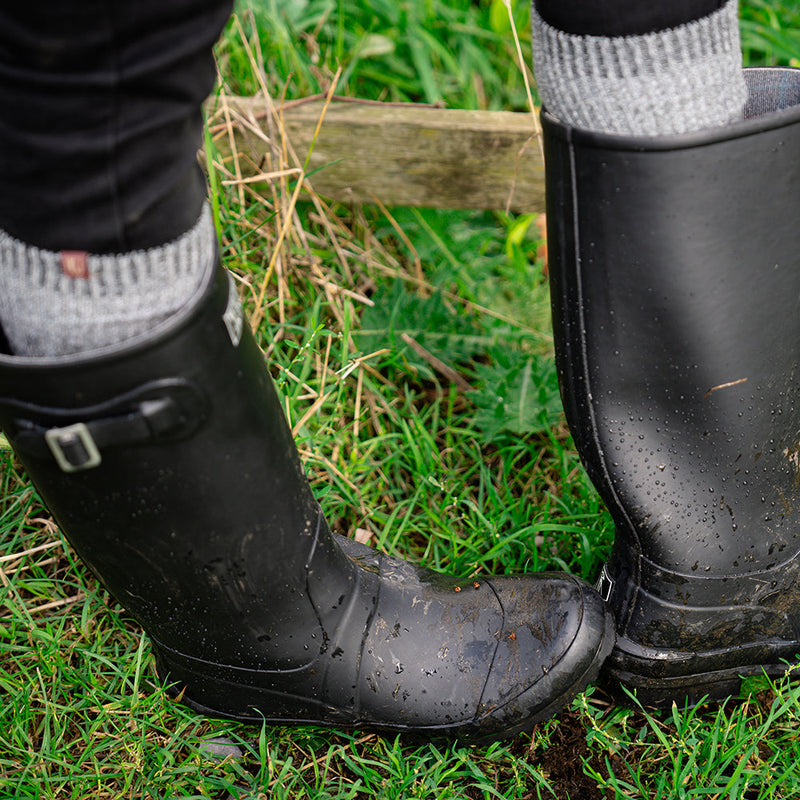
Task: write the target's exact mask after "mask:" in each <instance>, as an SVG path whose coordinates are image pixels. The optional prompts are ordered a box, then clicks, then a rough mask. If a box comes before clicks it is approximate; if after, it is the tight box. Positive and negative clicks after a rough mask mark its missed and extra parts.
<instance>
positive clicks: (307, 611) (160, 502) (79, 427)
mask: <svg viewBox="0 0 800 800" xmlns="http://www.w3.org/2000/svg"><path fill="white" fill-rule="evenodd" d="M0 422H2V426H3V429H4V431H5V432H6V435H7V437H8V439H9V441H10V442H11V444H12V446H14V447H15V449H16V451H17V452H18V454H19V456H20V458H21V459H22V461H23V463H24V465H25V467H26V469H27V471H28V474H29V475H30V477H31V478H32V480H33V482H34V484H35V485H36V487H37V489H38V490H39V492H40V494H41V496H42V498H43V499H44V501H45V503H46V504H47V506H48V508H49V509H50V511H51V512H52V514H53V515H54V517H55V519H56V520H57V522H58V523H59V526H60V527H61V529H62V530H63V532H64V533H65V535H66V536H67V538H68V539H69V540H70V541H71V543H72V544H73V545H74V547H75V548H76V550H77V551H78V553H79V554H80V555H81V556H82V557H83V558H84V559H85V561H86V562H87V563H88V564H89V565H90V566H91V567H92V569H93V570H94V571H95V573H96V574H97V575H98V576H99V577H100V578H101V579H102V581H103V582H104V583H105V585H106V586H107V587H108V589H109V591H110V592H111V594H112V595H113V596H114V597H115V598H116V599H117V600H118V601H119V602H120V603H121V604H123V605H124V606H125V607H126V608H127V609H128V610H129V611H130V612H131V613H132V614H133V615H134V616H135V617H136V619H137V620H138V621H139V622H140V624H141V625H142V627H143V628H144V629H145V631H146V632H147V633H148V634H149V636H150V637H151V639H152V641H153V644H154V648H155V652H156V658H157V663H158V665H159V673H160V674H161V675H162V677H163V678H164V680H166V681H169V682H170V683H171V684H172V685H173V691H174V693H175V694H176V695H177V696H179V697H180V699H181V700H182V702H184V703H186V704H187V705H189V706H190V707H192V708H195V709H197V710H200V711H202V712H203V713H209V714H213V715H215V716H223V717H232V718H235V719H242V720H250V721H256V722H260V721H261V720H263V719H266V720H267V721H269V722H270V723H281V724H290V723H301V724H313V725H328V726H334V727H358V728H363V729H375V730H390V731H416V732H420V733H423V734H425V735H433V734H437V735H439V734H441V735H447V736H450V737H453V736H456V737H459V738H462V739H478V740H484V741H486V740H489V739H495V738H500V737H503V736H508V735H511V734H513V733H515V732H517V731H520V730H524V729H526V728H530V727H531V726H532V725H534V724H535V723H536V722H537V721H539V720H541V719H543V718H545V717H547V716H549V715H550V714H552V713H554V712H555V710H557V709H558V708H560V707H561V706H563V705H564V704H565V703H567V702H569V701H570V700H571V699H572V698H573V697H574V695H575V694H576V693H577V692H578V691H580V690H582V689H583V688H585V686H586V685H587V683H588V682H589V681H590V680H593V679H594V678H595V677H596V675H597V673H598V671H599V668H600V666H601V664H602V662H603V660H604V659H605V657H606V656H607V654H608V652H609V651H610V648H611V647H612V645H613V637H614V632H613V619H612V618H611V615H610V612H609V611H608V610H607V609H606V607H605V606H604V604H603V602H602V600H601V599H600V597H599V595H598V594H597V593H596V592H595V591H594V589H592V587H590V586H589V585H588V584H586V583H584V582H583V581H581V580H579V579H578V578H575V577H573V576H570V575H561V574H548V573H543V574H535V575H526V576H500V577H496V578H490V579H484V578H482V577H478V578H474V579H470V580H466V581H460V580H456V579H454V578H448V577H446V576H442V575H439V574H437V573H435V572H432V571H430V570H427V569H424V568H422V567H417V566H414V565H411V564H409V563H407V562H404V561H401V560H399V559H395V558H390V557H388V556H386V555H383V554H380V553H377V552H375V551H374V550H371V549H369V548H365V547H363V546H361V545H358V544H356V543H354V542H351V541H349V540H347V539H343V538H342V537H339V536H334V535H333V534H332V533H331V531H330V530H329V528H328V525H327V523H326V521H325V519H324V517H323V515H322V514H321V512H320V510H319V507H318V505H317V503H316V500H315V499H314V497H313V495H312V493H311V490H310V487H309V485H308V482H307V481H306V479H305V476H304V474H303V469H302V466H301V464H300V461H299V457H298V454H297V450H296V448H295V445H294V442H293V440H292V436H291V432H290V429H289V427H288V425H287V423H286V420H285V418H284V415H283V411H282V408H281V403H280V400H279V399H278V396H277V394H276V393H275V390H274V388H273V385H272V381H271V379H270V377H269V374H268V372H267V370H266V367H265V364H264V361H263V356H262V354H261V352H260V350H259V349H258V347H257V345H256V343H255V341H254V340H253V338H252V336H251V335H250V331H249V326H248V325H247V324H245V322H244V320H243V319H242V316H241V311H240V309H239V303H238V296H237V294H236V291H235V288H234V285H233V282H232V280H230V278H229V276H227V275H226V274H225V273H224V271H222V270H221V269H220V270H219V271H216V272H215V273H214V274H209V276H208V277H207V280H206V282H205V284H204V288H203V290H202V292H200V293H199V295H198V296H196V297H195V298H193V301H192V303H190V305H189V307H188V308H187V310H186V311H184V312H182V314H181V315H180V316H179V317H177V318H175V319H173V320H172V321H171V322H170V323H169V324H166V325H164V326H161V328H157V329H154V330H153V331H151V332H149V333H148V334H147V335H146V336H142V337H139V338H138V339H135V340H131V341H130V342H128V343H126V344H125V345H121V346H117V347H113V348H108V349H106V350H102V351H94V352H93V353H91V354H88V355H84V356H74V357H63V358H54V359H27V358H14V357H13V356H0ZM51 449H52V450H53V451H54V452H53V453H51V452H50V451H51ZM65 469H66V470H68V471H65Z"/></svg>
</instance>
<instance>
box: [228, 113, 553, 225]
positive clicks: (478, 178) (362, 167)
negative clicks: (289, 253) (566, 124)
mask: <svg viewBox="0 0 800 800" xmlns="http://www.w3.org/2000/svg"><path fill="white" fill-rule="evenodd" d="M225 102H226V104H227V105H228V108H229V111H228V113H227V115H226V118H227V119H228V120H229V121H230V124H231V125H232V128H233V131H234V133H235V140H236V144H235V146H236V150H237V151H238V152H239V155H240V160H239V169H240V171H241V173H242V177H252V176H254V175H257V174H259V172H263V171H264V169H265V167H264V164H265V158H264V154H265V153H266V152H267V151H268V150H269V149H270V147H273V148H276V147H277V149H278V150H282V149H283V145H282V143H281V142H280V141H278V140H280V139H281V138H282V137H283V136H284V134H283V133H282V131H285V138H286V141H288V142H289V143H291V146H292V148H293V150H294V152H295V153H296V154H297V158H298V160H299V162H300V163H301V164H302V162H304V161H305V159H306V157H307V154H308V151H309V148H310V147H311V145H312V141H313V139H314V133H315V131H317V127H318V125H319V122H320V118H321V116H322V113H323V109H324V105H325V104H324V103H323V102H322V101H319V100H314V101H311V102H301V103H295V104H290V105H289V107H287V108H285V109H283V110H282V111H280V112H275V113H269V114H267V113H265V111H264V101H263V100H259V99H257V98H227V99H226V101H225ZM215 119H216V122H220V120H221V115H220V113H219V111H218V112H217V116H216V118H215ZM256 126H257V127H256ZM212 130H216V131H217V132H218V133H219V132H220V127H219V126H217V127H216V128H215V127H214V126H213V125H212ZM226 133H229V132H226ZM229 139H230V136H229V135H221V136H217V137H216V138H215V141H216V142H217V146H218V147H219V149H220V152H221V154H222V155H223V157H225V156H228V157H229V156H230V153H231V147H230V141H229ZM242 156H245V157H244V158H242ZM272 163H273V164H274V161H273V162H272ZM312 171H313V174H312V175H311V176H310V178H309V180H310V182H311V185H312V186H313V188H314V191H316V192H317V193H319V194H321V195H323V196H326V197H330V198H333V199H335V200H341V201H345V202H347V201H350V202H357V203H372V202H375V199H376V198H377V199H378V200H380V201H381V202H382V203H384V204H385V205H387V206H395V205H408V206H419V207H435V208H484V209H503V208H506V207H508V208H510V209H511V210H514V211H536V212H538V211H543V210H544V168H543V163H542V157H541V152H540V147H539V141H538V139H537V137H536V131H535V128H534V119H533V117H532V115H531V114H529V113H515V112H508V111H465V110H460V109H442V108H431V107H426V106H417V105H411V104H408V105H404V104H396V103H363V102H362V103H359V102H337V101H334V102H332V103H330V105H329V106H328V108H327V109H325V113H324V117H323V121H322V124H321V126H320V127H319V132H318V135H317V138H316V141H314V146H313V151H312V153H311V158H310V159H309V162H308V165H307V167H306V172H307V173H309V172H312Z"/></svg>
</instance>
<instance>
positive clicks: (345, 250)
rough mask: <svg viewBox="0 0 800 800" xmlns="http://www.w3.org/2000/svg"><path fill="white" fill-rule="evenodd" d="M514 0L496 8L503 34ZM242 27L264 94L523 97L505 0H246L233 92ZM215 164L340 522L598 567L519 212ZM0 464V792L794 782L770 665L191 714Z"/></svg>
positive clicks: (692, 790) (770, 40)
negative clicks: (382, 702)
mask: <svg viewBox="0 0 800 800" xmlns="http://www.w3.org/2000/svg"><path fill="white" fill-rule="evenodd" d="M527 13H528V12H527V8H526V6H525V4H524V3H521V2H520V3H517V4H515V6H514V15H515V20H516V23H517V26H518V30H519V33H520V36H521V38H522V39H523V46H524V45H525V42H526V41H527V40H528V39H529V36H528V33H527ZM254 21H255V23H257V24H256V26H255V27H254V25H253V22H254ZM270 30H272V31H273V33H272V35H271V36H270V35H269V31H270ZM242 31H243V32H244V34H245V36H246V37H247V41H248V42H249V43H250V46H251V47H250V49H251V51H252V52H257V49H258V47H260V49H261V51H262V53H263V56H264V64H265V67H264V75H263V80H264V83H265V85H266V86H267V87H268V88H269V90H270V91H271V92H272V93H273V94H274V95H275V96H276V97H277V96H280V95H281V94H283V93H284V92H285V93H286V95H287V96H300V95H303V94H309V93H314V92H318V91H323V90H326V89H327V88H328V86H329V82H330V80H332V78H333V76H334V75H335V74H336V71H337V69H338V68H339V67H341V68H342V75H341V78H340V83H339V84H338V87H337V91H338V92H339V93H341V94H351V95H357V96H362V97H372V98H381V99H392V100H403V101H407V100H410V101H424V102H439V101H443V102H445V103H447V104H448V105H451V106H458V107H477V108H510V109H522V108H524V105H525V91H524V84H523V82H522V79H521V76H520V73H519V69H518V67H517V66H516V65H515V63H514V47H513V40H512V38H511V36H510V33H509V26H508V21H507V16H505V6H504V5H503V3H502V1H501V0H495V2H493V3H491V4H489V3H475V2H470V1H469V0H448V2H447V4H446V5H444V4H442V3H433V2H424V0H408V2H404V3H397V2H388V0H385V1H384V0H376V1H375V2H370V3H367V2H365V1H364V0H349V2H347V3H339V4H337V3H335V2H323V0H309V2H305V3H304V2H293V3H273V4H270V3H269V2H266V0H265V2H263V3H260V2H259V4H258V5H257V7H256V9H255V10H253V11H252V12H250V11H247V10H240V14H239V23H232V24H231V26H230V27H229V29H228V31H227V32H226V35H225V38H224V40H223V42H222V43H221V45H220V47H219V63H220V65H221V69H222V72H223V75H224V78H225V81H226V82H227V84H228V90H229V91H231V92H254V91H256V89H257V86H258V83H259V80H258V79H257V77H256V74H255V71H254V69H253V64H252V61H251V59H250V57H249V55H248V53H247V49H246V48H245V47H244V46H243V44H242V38H241V33H242ZM799 31H800V12H798V10H797V9H796V8H795V6H794V4H791V5H790V4H789V2H788V0H786V2H785V3H784V5H783V6H781V5H779V4H772V3H770V4H768V3H765V2H755V0H751V2H748V3H747V4H746V5H745V7H744V9H743V33H744V44H745V47H746V56H747V60H748V61H749V62H751V63H772V62H774V61H775V60H780V61H782V62H783V63H785V62H787V61H788V60H789V59H790V58H793V57H795V54H796V53H797V52H798V51H799V50H800V48H799V47H798V44H797V43H798V32H799ZM290 44H291V45H292V46H289V45H290ZM216 177H217V178H220V179H221V178H222V175H221V174H218V175H216ZM215 186H216V189H215V195H214V201H215V207H216V208H217V209H218V215H219V225H220V230H221V232H222V240H223V245H224V258H225V261H226V263H227V265H228V266H229V267H230V268H231V269H233V270H234V271H235V272H236V274H237V275H238V276H239V278H240V280H241V286H242V295H243V298H244V300H245V304H246V305H247V307H248V310H249V311H250V313H251V314H253V315H254V318H255V319H256V320H257V322H258V324H257V335H258V337H259V340H260V342H261V344H262V346H263V347H264V348H265V350H266V351H267V352H268V354H269V358H270V368H271V370H272V372H273V376H274V377H275V380H276V383H277V384H278V386H279V389H280V392H281V395H282V396H283V397H284V398H285V403H286V408H287V413H288V414H289V418H290V420H291V422H292V424H293V425H294V426H295V427H296V438H297V442H298V446H299V448H300V450H301V452H302V454H303V457H304V459H305V463H306V465H307V470H308V473H309V475H310V477H311V480H312V483H313V485H314V488H315V491H316V493H317V495H318V497H319V498H320V500H321V502H322V504H323V506H324V509H325V512H326V514H327V515H328V518H329V520H330V521H331V524H332V525H333V527H334V529H335V530H337V531H339V532H341V533H345V534H348V535H354V534H355V532H356V531H357V530H359V529H360V530H361V531H362V532H366V533H367V534H368V535H370V537H371V543H372V544H373V545H374V546H376V547H379V548H381V549H384V550H386V551H387V552H390V553H394V554H399V555H402V556H404V557H407V558H410V559H413V560H415V561H419V562H423V563H425V564H428V565H430V566H433V567H436V568H438V569H442V570H448V571H452V572H455V573H458V574H473V573H475V572H480V573H490V572H501V573H502V572H517V571H531V570H541V569H567V570H570V571H572V572H574V573H576V574H579V575H582V576H584V577H586V578H588V579H593V578H594V577H595V575H596V573H597V570H598V568H599V565H600V564H601V563H602V561H603V559H604V558H605V556H606V555H607V553H608V550H609V547H610V545H611V542H612V537H613V530H612V524H611V521H610V518H609V516H608V514H607V512H606V511H605V509H604V508H603V506H602V504H601V503H600V501H599V499H598V497H597V495H596V493H595V492H594V490H593V489H592V487H591V485H590V483H589V481H588V479H587V478H586V476H585V473H584V472H583V470H582V468H581V467H580V464H579V461H578V458H577V456H576V454H575V452H574V450H573V448H572V443H571V440H570V438H569V435H568V433H567V431H566V428H565V426H564V423H563V419H562V414H561V410H560V406H559V402H558V396H557V387H556V384H555V373H554V369H553V365H552V334H551V331H550V327H549V324H550V323H549V310H548V287H547V278H546V275H545V274H544V271H543V264H542V262H541V260H540V259H539V257H538V252H539V244H540V243H539V241H538V234H537V233H536V227H535V225H534V224H533V219H532V218H531V217H529V216H525V215H520V216H513V215H511V216H508V215H504V214H500V213H467V212H463V213H461V212H459V213H456V212H441V211H429V210H425V211H423V210H416V209H393V210H392V216H393V220H394V223H395V224H396V225H397V226H399V227H400V228H401V229H402V230H403V232H404V237H400V236H399V235H398V234H397V232H396V229H395V227H394V225H393V224H392V220H390V219H389V218H388V217H387V216H386V215H385V214H382V213H380V212H379V211H378V210H376V209H374V208H359V207H354V208H348V207H343V206H334V207H331V206H327V205H324V204H323V203H322V201H321V200H319V198H315V197H310V196H308V195H305V194H303V195H301V199H300V200H299V202H298V205H297V206H296V208H293V207H292V205H291V197H292V190H293V186H292V184H291V183H288V182H287V183H280V182H278V183H276V185H275V186H274V187H273V188H272V189H271V190H270V191H269V192H268V193H266V194H265V196H264V197H263V198H261V199H258V198H256V197H254V196H253V195H251V194H245V193H244V192H243V191H242V190H241V189H240V188H238V187H236V186H225V185H223V183H222V182H221V180H220V181H217V182H216V184H215ZM242 200H244V202H242ZM287 219H289V220H290V224H288V225H287V231H288V235H287V237H286V239H285V240H284V242H283V245H282V247H281V251H280V252H281V258H280V260H279V261H278V262H276V263H275V264H274V265H273V266H274V269H270V263H271V259H272V256H273V253H274V248H275V245H276V231H277V230H279V229H280V228H281V226H282V225H283V223H284V221H285V220H287ZM262 287H265V293H264V298H263V301H262V302H261V303H260V304H259V303H258V298H259V296H260V293H261V289H262ZM409 339H412V340H413V341H414V342H416V343H417V344H418V345H421V346H422V347H424V348H425V350H427V351H428V352H429V353H432V354H433V355H434V356H436V358H438V359H439V360H440V361H441V362H443V363H444V364H446V365H447V367H449V369H450V370H451V372H450V373H448V375H449V376H450V377H445V376H444V375H443V373H442V371H441V369H440V368H438V367H435V366H433V365H432V363H431V360H430V359H429V358H426V357H422V356H420V355H419V354H418V353H419V349H418V348H417V349H415V348H414V347H412V346H410V345H409ZM453 373H456V374H457V375H458V376H459V381H458V383H457V384H456V383H454V382H453V381H452V380H451V378H452V375H453ZM467 387H468V388H467ZM0 460H2V475H0V489H1V490H2V491H1V492H0V496H1V497H2V499H0V615H2V618H3V619H2V624H1V625H0V797H21V798H43V799H47V800H49V798H112V797H113V798H117V797H131V798H139V797H142V798H173V797H213V798H220V799H221V798H228V797H236V798H266V797H269V798H283V797H286V798H304V797H308V798H351V797H352V798H368V797H373V796H378V797H382V798H383V797H385V798H420V799H421V798H487V799H488V798H496V797H501V798H520V799H522V798H525V799H526V800H527V799H528V798H538V797H543V798H546V797H556V798H559V800H563V799H564V798H567V797H572V798H580V799H581V800H594V799H595V798H604V797H609V798H664V799H665V800H666V798H704V799H705V798H720V799H721V798H743V799H744V798H747V800H750V799H751V798H790V797H794V796H800V774H798V770H799V769H800V768H799V767H798V766H797V765H798V763H800V737H798V734H797V727H798V723H799V722H800V688H798V686H796V685H794V684H792V683H791V682H789V680H788V679H786V680H781V681H777V682H775V683H770V682H769V681H767V680H766V679H764V680H761V681H758V680H753V681H750V682H748V684H747V685H746V687H745V691H744V692H743V694H742V697H740V698H733V699H731V700H730V701H729V702H728V703H727V704H725V705H724V706H722V707H700V708H698V709H692V710H684V709H677V708H674V709H673V710H672V711H671V712H664V713H660V714H655V713H650V712H645V711H644V710H642V709H641V708H637V707H636V706H635V704H634V706H633V708H632V709H629V708H623V707H619V706H615V705H613V704H612V703H611V702H610V700H609V699H608V698H607V697H606V696H605V695H604V694H603V693H602V692H601V691H599V690H590V692H588V693H587V694H586V695H582V696H581V697H579V698H578V699H577V700H576V701H575V703H574V704H573V707H572V708H571V709H569V710H568V711H566V712H565V713H562V714H561V715H560V716H559V717H558V718H556V719H555V720H552V721H550V722H547V723H544V724H541V725H539V726H538V727H537V728H536V729H535V730H534V731H533V732H532V733H531V734H525V735H521V736H518V737H516V738H515V739H513V740H511V741H509V742H506V743H503V744H498V745H493V746H491V747H482V748H477V747H476V748H467V747H459V746H456V745H451V746H443V745H440V744H437V745H433V744H420V743H419V742H416V743H414V742H409V741H404V740H402V739H392V738H381V737H378V736H374V735H365V734H362V733H359V732H355V733H339V732H326V731H320V730H315V729H294V730H292V729H288V728H262V727H259V726H246V725H239V724H235V723H228V722H219V721H213V720H206V719H203V718H200V717H197V716H195V715H194V714H192V713H191V712H189V711H188V710H186V709H184V708H182V707H181V706H180V705H177V704H176V703H174V702H172V701H171V700H169V699H167V697H166V695H165V693H164V691H163V687H162V686H161V685H160V684H159V682H158V680H157V679H156V677H155V673H154V669H153V661H152V655H151V653H150V649H149V646H148V644H147V642H146V640H145V639H142V638H140V637H139V636H138V631H137V628H136V625H135V623H134V622H133V621H132V620H131V619H130V618H128V617H127V615H126V614H125V612H124V611H123V610H122V609H121V608H120V607H119V606H117V605H115V604H114V603H113V602H112V601H110V600H109V598H108V596H107V595H106V593H105V592H104V591H103V589H102V588H101V587H100V586H99V585H98V583H97V582H96V580H95V579H94V578H93V576H92V575H91V574H90V573H89V572H88V570H87V569H86V568H85V567H84V566H83V565H82V564H80V563H79V562H77V561H76V559H75V558H74V556H73V555H72V554H71V551H70V550H69V548H68V547H66V546H65V545H64V543H63V542H62V540H61V538H60V535H59V533H58V531H57V530H56V529H55V528H54V526H53V524H52V522H51V521H50V519H49V516H48V514H47V512H46V511H45V510H44V508H43V507H42V505H41V503H40V501H39V500H38V498H37V497H36V495H35V493H34V492H33V491H32V490H31V489H30V487H29V486H28V485H27V483H26V482H25V479H24V475H22V473H21V472H20V471H19V470H18V469H17V467H16V465H15V464H14V461H13V458H12V457H11V455H10V454H9V453H8V452H7V451H0ZM36 548H39V549H36ZM220 736H223V737H227V738H228V739H230V740H232V741H233V742H234V743H236V744H237V745H238V747H239V749H240V752H241V758H235V759H234V758H228V759H226V760H222V761H219V760H214V759H212V758H211V757H209V755H208V754H207V753H206V752H205V751H204V750H203V742H205V741H207V740H209V739H213V738H216V737H220Z"/></svg>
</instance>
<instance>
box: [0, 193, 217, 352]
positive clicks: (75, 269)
mask: <svg viewBox="0 0 800 800" xmlns="http://www.w3.org/2000/svg"><path fill="white" fill-rule="evenodd" d="M215 254H216V234H215V231H214V224H213V221H212V219H211V212H210V210H209V209H208V207H207V206H206V207H204V209H203V212H202V214H201V216H200V218H199V219H198V221H197V222H196V223H195V225H194V226H193V227H192V228H191V229H190V230H189V231H187V232H186V233H185V234H183V236H180V237H179V238H178V239H176V240H175V241H173V242H168V243H167V244H164V245H162V246H161V247H154V248H152V249H149V250H140V251H134V252H131V253H121V254H118V255H91V254H86V253H78V252H53V251H50V250H41V249H39V248H36V247H32V246H31V245H28V244H25V243H24V242H21V241H19V240H17V239H14V238H13V237H11V236H9V235H8V234H6V233H4V232H2V231H0V322H2V325H3V331H4V332H5V335H6V338H7V339H8V342H9V345H10V347H11V350H12V353H13V354H14V355H25V356H57V355H68V354H72V353H79V352H84V351H88V350H94V349H97V348H100V347H105V346H107V345H113V344H118V343H120V342H123V341H125V340H126V339H130V338H131V337H133V336H136V335H138V334H140V333H144V332H145V331H147V330H149V329H150V328H151V327H152V326H154V325H157V324H158V323H160V322H163V321H164V320H166V319H168V318H169V317H170V316H172V315H173V314H174V313H175V312H176V311H178V310H179V309H180V308H181V307H182V306H183V305H184V303H185V302H186V301H187V300H188V299H189V298H190V297H191V296H192V295H193V293H194V292H195V291H196V290H197V288H198V287H199V285H200V283H201V282H202V279H203V276H204V275H206V274H207V272H208V265H209V263H210V262H211V261H212V260H213V259H214V258H215Z"/></svg>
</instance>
